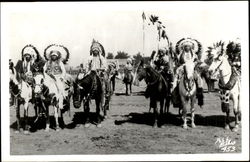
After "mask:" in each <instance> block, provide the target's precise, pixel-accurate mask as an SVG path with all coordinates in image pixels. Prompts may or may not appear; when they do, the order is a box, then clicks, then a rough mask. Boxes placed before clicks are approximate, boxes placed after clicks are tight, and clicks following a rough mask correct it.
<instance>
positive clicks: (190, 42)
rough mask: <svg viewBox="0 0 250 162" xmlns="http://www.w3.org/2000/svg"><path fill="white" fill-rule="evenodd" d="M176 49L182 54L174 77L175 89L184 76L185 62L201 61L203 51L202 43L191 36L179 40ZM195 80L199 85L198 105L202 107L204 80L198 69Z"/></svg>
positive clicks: (197, 85) (195, 72)
mask: <svg viewBox="0 0 250 162" xmlns="http://www.w3.org/2000/svg"><path fill="white" fill-rule="evenodd" d="M195 44H197V48H198V49H195ZM195 50H197V51H195ZM176 51H177V54H178V53H179V54H180V55H179V59H178V64H179V67H178V68H177V69H176V76H175V77H174V87H173V90H174V88H175V87H176V86H177V85H178V83H179V81H180V79H181V77H182V76H183V73H184V69H183V66H184V64H185V63H186V62H188V61H193V62H195V63H199V60H200V53H201V44H200V43H199V42H198V41H197V40H194V39H191V38H187V39H181V40H180V41H179V42H177V45H176ZM194 81H195V84H196V87H197V98H198V105H199V106H201V107H202V105H203V81H202V78H201V77H200V75H199V74H198V72H197V71H196V70H195V71H194Z"/></svg>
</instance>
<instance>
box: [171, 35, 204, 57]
mask: <svg viewBox="0 0 250 162" xmlns="http://www.w3.org/2000/svg"><path fill="white" fill-rule="evenodd" d="M185 46H190V47H191V49H192V51H193V52H194V53H195V54H196V55H200V54H201V52H202V45H201V43H200V42H199V41H198V40H196V39H192V38H182V39H181V40H179V41H178V42H177V43H176V46H175V50H176V54H177V55H179V54H180V53H181V52H182V51H183V50H184V47H185Z"/></svg>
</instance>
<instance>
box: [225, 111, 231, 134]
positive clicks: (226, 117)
mask: <svg viewBox="0 0 250 162" xmlns="http://www.w3.org/2000/svg"><path fill="white" fill-rule="evenodd" d="M229 115H230V109H228V110H227V111H226V116H225V127H224V128H225V129H226V130H228V129H229V128H230V127H229V123H230V120H229Z"/></svg>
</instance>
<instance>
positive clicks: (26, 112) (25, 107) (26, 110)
mask: <svg viewBox="0 0 250 162" xmlns="http://www.w3.org/2000/svg"><path fill="white" fill-rule="evenodd" d="M28 107H29V102H28V101H25V103H24V134H28V133H29V131H28V129H29V127H28Z"/></svg>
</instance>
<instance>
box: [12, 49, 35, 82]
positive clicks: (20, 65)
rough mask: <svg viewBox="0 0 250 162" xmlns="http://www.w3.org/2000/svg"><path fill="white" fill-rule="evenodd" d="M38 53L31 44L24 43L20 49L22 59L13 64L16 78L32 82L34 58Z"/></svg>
mask: <svg viewBox="0 0 250 162" xmlns="http://www.w3.org/2000/svg"><path fill="white" fill-rule="evenodd" d="M38 55H39V53H38V51H37V49H36V48H35V47H34V46H32V45H26V46H25V47H24V48H23V49H22V60H19V61H18V62H17V64H16V66H15V69H16V72H17V80H18V81H19V82H20V81H21V80H23V81H26V82H28V83H29V84H32V82H33V74H32V73H33V72H34V71H35V69H34V66H33V64H34V60H35V59H36V57H38Z"/></svg>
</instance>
